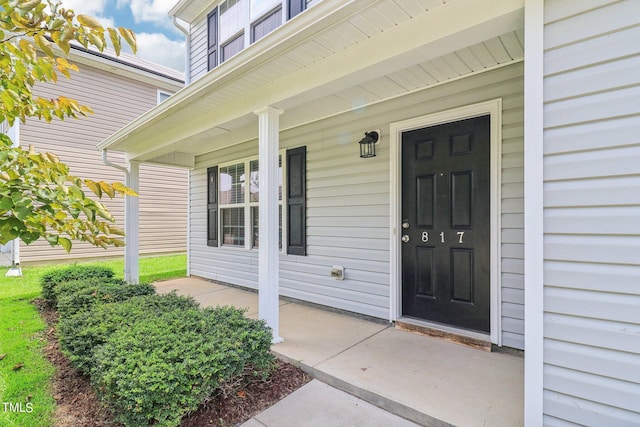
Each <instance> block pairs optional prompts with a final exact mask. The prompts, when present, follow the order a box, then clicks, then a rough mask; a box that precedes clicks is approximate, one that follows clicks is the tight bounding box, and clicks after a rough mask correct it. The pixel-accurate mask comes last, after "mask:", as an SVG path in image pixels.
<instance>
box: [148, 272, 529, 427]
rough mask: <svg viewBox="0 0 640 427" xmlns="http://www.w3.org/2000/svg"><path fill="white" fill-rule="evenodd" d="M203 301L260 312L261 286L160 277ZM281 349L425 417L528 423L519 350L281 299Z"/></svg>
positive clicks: (440, 422)
mask: <svg viewBox="0 0 640 427" xmlns="http://www.w3.org/2000/svg"><path fill="white" fill-rule="evenodd" d="M156 287H157V289H158V292H161V293H163V292H169V291H171V290H173V289H176V290H177V291H178V293H179V294H183V295H191V296H193V297H194V298H195V299H196V300H197V301H198V302H200V304H202V305H204V306H215V305H233V306H236V307H239V308H247V309H248V311H247V316H249V317H252V318H257V316H258V294H257V293H255V292H251V291H245V290H241V289H237V288H231V287H227V286H223V285H219V284H216V283H211V282H208V281H205V280H201V279H196V278H186V279H176V280H170V281H165V282H159V283H156ZM280 335H281V336H282V337H283V338H284V340H285V341H284V342H283V343H281V344H276V345H274V346H273V351H274V352H275V353H276V354H277V355H278V356H280V357H282V358H284V359H285V360H287V361H290V362H292V363H294V364H296V365H298V366H300V367H301V368H302V369H304V370H305V371H307V372H309V373H310V374H311V375H312V376H313V377H315V378H317V379H319V380H321V381H323V382H325V383H327V384H329V385H331V386H333V387H336V388H338V389H341V390H344V391H346V392H348V393H351V394H353V395H355V396H357V397H359V398H361V399H364V400H366V401H368V402H370V403H372V404H374V405H376V406H379V407H381V408H383V409H385V410H387V411H389V412H391V413H393V414H396V415H399V416H401V417H404V418H406V419H409V420H411V421H414V422H416V423H418V424H422V425H436V426H446V425H456V426H487V425H489V426H510V427H511V426H518V425H522V424H523V369H524V360H523V358H521V357H518V356H513V355H510V354H502V353H488V352H484V351H480V350H476V349H472V348H468V347H464V346H462V345H459V344H453V343H450V342H446V341H443V340H440V339H436V338H430V337H425V336H421V335H416V334H413V333H410V332H404V331H400V330H397V329H394V328H393V327H391V326H388V325H385V324H379V323H375V322H370V321H367V320H363V319H359V318H356V317H351V316H348V315H344V314H337V313H334V312H330V311H325V310H321V309H318V308H314V307H309V306H306V305H302V304H297V303H294V302H289V301H284V300H281V302H280Z"/></svg>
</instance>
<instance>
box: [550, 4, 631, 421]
mask: <svg viewBox="0 0 640 427" xmlns="http://www.w3.org/2000/svg"><path fill="white" fill-rule="evenodd" d="M637 7H638V3H637V2H634V1H605V0H600V1H588V2H577V1H572V0H558V1H547V2H545V34H544V40H545V56H544V60H545V79H544V96H545V99H544V101H545V104H544V114H545V123H544V125H545V130H544V132H545V137H544V139H545V140H544V154H545V158H544V165H545V170H544V177H545V183H544V212H545V213H544V232H545V241H544V243H545V245H544V248H545V260H544V265H545V271H544V278H545V283H544V285H545V286H544V295H545V300H544V309H545V314H544V387H545V389H544V416H545V418H544V422H545V424H546V425H602V426H604V425H607V426H609V425H611V426H613V425H640V400H639V398H638V396H640V369H639V368H638V367H639V366H640V321H639V319H640V317H639V316H640V315H639V313H640V312H639V307H640V221H638V218H640V176H639V175H638V171H639V170H640V168H639V166H638V165H640V136H639V135H640V102H638V99H640V74H638V68H639V67H640V61H639V58H640V45H639V44H638V40H640V27H638V17H637Z"/></svg>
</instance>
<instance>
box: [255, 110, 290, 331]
mask: <svg viewBox="0 0 640 427" xmlns="http://www.w3.org/2000/svg"><path fill="white" fill-rule="evenodd" d="M254 113H255V114H256V115H257V116H258V162H259V172H258V182H259V189H260V200H259V210H260V211H259V221H258V227H259V230H258V239H259V242H260V247H259V250H258V253H259V254H258V316H259V317H260V319H263V320H265V321H266V323H267V326H269V327H270V328H271V330H272V332H273V340H272V342H273V343H274V344H276V343H279V342H282V341H283V339H282V338H281V337H280V333H279V322H280V312H279V301H278V298H279V289H278V288H279V280H280V277H279V271H278V270H279V266H278V261H279V259H278V258H279V253H280V249H279V246H278V240H279V239H278V235H279V233H278V229H279V225H278V222H279V221H278V187H279V184H280V182H279V164H278V150H279V145H280V136H279V133H280V115H281V114H282V113H283V111H282V110H279V109H277V108H274V107H271V106H267V107H264V108H261V109H259V110H256V111H255V112H254Z"/></svg>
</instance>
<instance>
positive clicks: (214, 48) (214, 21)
mask: <svg viewBox="0 0 640 427" xmlns="http://www.w3.org/2000/svg"><path fill="white" fill-rule="evenodd" d="M207 27H208V31H207V40H208V50H207V58H208V68H207V70H212V69H213V68H215V67H217V66H218V9H217V8H216V9H215V10H214V11H213V12H211V13H210V14H209V15H208V17H207Z"/></svg>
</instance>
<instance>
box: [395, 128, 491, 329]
mask: <svg viewBox="0 0 640 427" xmlns="http://www.w3.org/2000/svg"><path fill="white" fill-rule="evenodd" d="M489 161H490V118H489V116H483V117H477V118H473V119H467V120H461V121H458V122H453V123H447V124H443V125H437V126H431V127H427V128H422V129H417V130H413V131H408V132H404V133H403V134H402V220H403V228H402V232H403V243H402V313H403V315H404V316H408V317H415V318H418V319H423V320H428V321H433V322H439V323H443V324H447V325H452V326H456V327H460V328H465V329H471V330H477V331H483V332H489V331H490V272H489V259H490V162H489Z"/></svg>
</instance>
